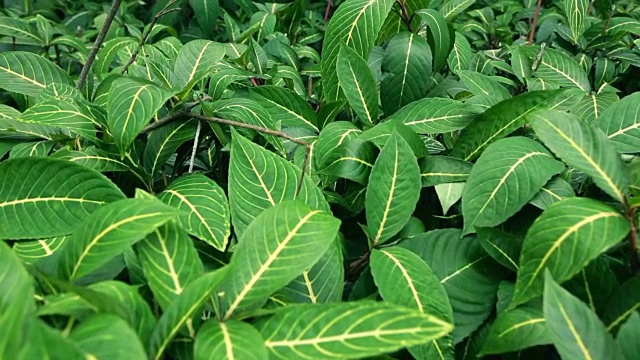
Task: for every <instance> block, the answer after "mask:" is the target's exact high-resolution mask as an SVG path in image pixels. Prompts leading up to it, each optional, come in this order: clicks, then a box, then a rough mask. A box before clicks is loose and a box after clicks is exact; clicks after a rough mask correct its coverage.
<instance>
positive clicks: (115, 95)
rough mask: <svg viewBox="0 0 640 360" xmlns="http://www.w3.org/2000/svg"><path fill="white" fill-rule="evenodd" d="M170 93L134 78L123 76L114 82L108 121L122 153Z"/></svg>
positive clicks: (108, 106) (109, 99) (109, 97)
mask: <svg viewBox="0 0 640 360" xmlns="http://www.w3.org/2000/svg"><path fill="white" fill-rule="evenodd" d="M170 97H171V92H169V91H168V90H166V89H163V88H161V87H158V86H157V85H154V84H153V83H147V82H144V81H143V80H135V79H134V78H126V77H123V78H119V79H116V80H115V81H114V82H113V83H112V84H111V89H110V91H109V95H108V99H107V124H108V126H109V130H110V131H111V134H113V138H114V140H115V143H116V145H117V146H118V149H120V152H121V153H124V152H125V151H126V150H127V149H128V148H129V146H130V145H131V143H133V141H134V140H135V138H136V136H138V134H139V133H140V131H142V129H144V127H145V126H146V125H147V124H148V123H149V121H150V120H151V118H152V117H153V116H154V115H155V114H156V112H158V110H160V108H161V107H162V106H163V105H164V103H165V102H166V101H167V100H168V99H169V98H170Z"/></svg>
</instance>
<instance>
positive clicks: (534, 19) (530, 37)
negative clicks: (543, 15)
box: [527, 0, 542, 45]
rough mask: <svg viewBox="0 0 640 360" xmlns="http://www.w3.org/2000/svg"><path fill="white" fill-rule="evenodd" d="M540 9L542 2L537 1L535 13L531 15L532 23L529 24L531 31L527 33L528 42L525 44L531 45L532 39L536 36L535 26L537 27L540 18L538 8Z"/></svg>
mask: <svg viewBox="0 0 640 360" xmlns="http://www.w3.org/2000/svg"><path fill="white" fill-rule="evenodd" d="M541 7H542V0H538V4H537V5H536V12H535V13H534V14H533V23H531V31H529V42H528V43H527V44H529V45H532V44H533V37H534V36H535V34H536V26H537V25H538V16H540V8H541Z"/></svg>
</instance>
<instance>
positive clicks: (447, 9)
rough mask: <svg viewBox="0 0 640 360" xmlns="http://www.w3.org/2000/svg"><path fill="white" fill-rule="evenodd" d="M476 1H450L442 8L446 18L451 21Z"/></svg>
mask: <svg viewBox="0 0 640 360" xmlns="http://www.w3.org/2000/svg"><path fill="white" fill-rule="evenodd" d="M475 2H476V0H449V1H447V2H446V3H444V5H442V7H441V8H440V12H441V13H442V14H443V15H444V17H445V18H447V19H451V18H453V17H455V16H456V15H458V14H460V13H462V12H463V11H465V10H466V9H467V8H468V7H469V6H471V5H473V3H475Z"/></svg>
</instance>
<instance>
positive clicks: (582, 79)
mask: <svg viewBox="0 0 640 360" xmlns="http://www.w3.org/2000/svg"><path fill="white" fill-rule="evenodd" d="M570 1H576V0H570ZM577 1H583V0H577ZM533 75H534V76H535V77H538V78H540V79H542V80H545V81H550V82H553V83H556V84H557V85H559V86H562V87H577V88H579V89H580V90H582V91H584V92H589V91H591V85H590V84H589V78H588V76H587V73H586V72H585V71H584V70H583V69H582V67H581V66H580V64H578V62H577V61H575V60H574V59H572V58H571V57H569V55H567V54H565V53H563V52H561V51H559V50H554V49H545V50H544V52H543V53H542V58H541V59H540V63H539V64H538V68H537V70H536V72H535V73H534V74H533Z"/></svg>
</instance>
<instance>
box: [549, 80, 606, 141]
mask: <svg viewBox="0 0 640 360" xmlns="http://www.w3.org/2000/svg"><path fill="white" fill-rule="evenodd" d="M575 90H577V91H579V93H580V95H582V96H581V98H580V99H579V100H578V101H577V102H576V104H575V105H574V106H573V107H572V108H571V113H572V114H574V115H576V116H577V117H579V118H580V119H581V120H582V121H585V122H587V123H589V124H593V123H596V124H598V125H600V124H601V123H600V122H599V121H598V118H599V117H601V116H602V115H603V114H604V113H605V111H606V110H607V109H608V108H609V107H611V105H613V104H614V103H616V102H618V95H617V94H616V93H615V92H614V91H605V92H601V93H599V94H589V95H585V94H583V93H582V91H580V90H579V89H575ZM558 110H561V109H558ZM603 121H605V122H606V121H607V120H604V119H603ZM603 130H604V129H603ZM617 130H619V129H616V130H614V131H617ZM605 131H606V130H605Z"/></svg>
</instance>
